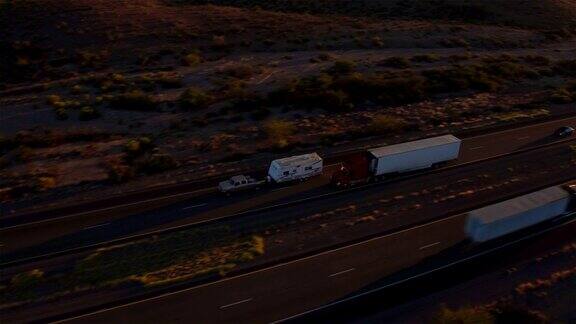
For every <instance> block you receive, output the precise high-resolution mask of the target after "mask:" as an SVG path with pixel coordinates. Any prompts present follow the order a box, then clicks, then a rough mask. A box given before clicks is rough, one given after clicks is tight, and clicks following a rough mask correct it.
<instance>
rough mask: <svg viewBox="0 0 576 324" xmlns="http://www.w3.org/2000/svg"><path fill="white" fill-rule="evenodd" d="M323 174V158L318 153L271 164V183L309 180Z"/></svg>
mask: <svg viewBox="0 0 576 324" xmlns="http://www.w3.org/2000/svg"><path fill="white" fill-rule="evenodd" d="M321 173H322V158H321V157H320V156H319V155H318V154H316V153H310V154H304V155H297V156H291V157H287V158H283V159H278V160H274V161H272V163H270V168H269V169H268V176H269V177H270V180H271V181H274V182H277V183H282V182H289V181H294V180H303V179H307V178H310V177H313V176H316V175H319V174H321Z"/></svg>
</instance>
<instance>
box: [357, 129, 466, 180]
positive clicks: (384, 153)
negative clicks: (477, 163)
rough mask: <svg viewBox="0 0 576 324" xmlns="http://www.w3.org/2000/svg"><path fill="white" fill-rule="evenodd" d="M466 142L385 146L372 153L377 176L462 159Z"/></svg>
mask: <svg viewBox="0 0 576 324" xmlns="http://www.w3.org/2000/svg"><path fill="white" fill-rule="evenodd" d="M461 145H462V141H461V140H460V139H459V138H457V137H455V136H453V135H444V136H437V137H431V138H426V139H422V140H418V141H412V142H406V143H400V144H395V145H389V146H383V147H379V148H376V149H371V150H368V152H369V153H370V155H372V157H373V158H372V159H371V160H370V166H369V170H370V172H371V173H372V174H373V175H374V176H377V177H378V176H382V175H385V174H389V173H399V172H408V171H415V170H421V169H427V168H430V167H433V166H435V165H438V164H441V163H445V162H448V161H451V160H455V159H457V158H458V156H459V154H460V146H461Z"/></svg>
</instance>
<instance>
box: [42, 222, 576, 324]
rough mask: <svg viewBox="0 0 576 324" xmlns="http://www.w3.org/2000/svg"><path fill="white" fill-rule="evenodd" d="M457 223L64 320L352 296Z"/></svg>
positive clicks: (267, 316) (219, 313)
mask: <svg viewBox="0 0 576 324" xmlns="http://www.w3.org/2000/svg"><path fill="white" fill-rule="evenodd" d="M463 225H464V217H463V216H462V215H456V216H452V217H450V218H446V219H443V220H438V221H435V222H432V223H429V224H425V225H421V226H417V227H414V228H411V229H407V230H404V231H401V232H398V233H394V234H390V235H386V236H382V237H378V238H374V239H371V240H368V241H365V242H361V243H357V244H354V245H351V246H347V247H344V248H339V249H335V250H331V251H327V252H324V253H321V254H318V255H315V256H311V257H308V258H303V259H300V260H296V261H293V262H289V263H285V264H281V265H278V266H275V267H271V268H267V269H263V270H260V271H256V272H252V273H248V274H246V275H241V276H238V277H233V278H229V279H224V280H220V281H218V282H214V283H210V284H206V285H202V286H198V287H192V288H189V289H184V290H181V291H177V292H172V293H168V294H164V295H161V296H156V297H153V298H148V299H144V300H140V301H136V302H132V303H129V304H126V305H120V306H115V307H110V308H106V309H103V310H100V311H96V312H92V313H89V314H84V315H80V316H75V317H72V318H69V319H66V320H63V321H62V322H64V323H110V322H139V323H140V322H141V323H157V322H167V323H177V322H178V323H184V322H194V323H269V322H273V321H278V320H282V319H286V318H289V317H291V316H293V315H297V314H301V313H302V312H305V311H307V310H309V309H314V308H317V307H318V306H321V305H325V304H328V303H331V302H334V301H336V300H338V299H340V298H343V297H345V296H352V295H354V294H356V293H358V292H361V291H362V290H363V289H366V288H369V287H371V286H372V284H373V283H377V282H379V281H380V280H381V279H382V278H384V277H386V276H388V275H391V274H393V273H395V272H397V271H400V270H402V269H405V268H407V267H410V266H414V265H417V264H418V263H420V262H423V261H425V260H426V259H427V258H429V257H431V256H433V255H435V254H438V253H440V252H442V251H446V250H447V249H449V248H450V247H452V246H455V245H457V244H459V243H461V242H462V241H463V240H464V239H465V234H464V233H463V231H462V228H463ZM574 225H575V223H574V222H572V223H571V224H569V225H566V227H568V228H567V229H564V231H565V232H567V233H571V232H572V233H573V231H574V229H576V227H575V226H574ZM564 236H565V237H566V235H564ZM569 238H571V236H569ZM556 242H558V241H556ZM503 245H504V244H503ZM504 246H505V245H504ZM31 315H34V314H31Z"/></svg>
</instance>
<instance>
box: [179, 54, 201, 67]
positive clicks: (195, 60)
mask: <svg viewBox="0 0 576 324" xmlns="http://www.w3.org/2000/svg"><path fill="white" fill-rule="evenodd" d="M200 63H202V57H200V54H198V53H190V54H187V55H185V56H184V57H182V65H184V66H197V65H199V64H200Z"/></svg>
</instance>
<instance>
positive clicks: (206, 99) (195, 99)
mask: <svg viewBox="0 0 576 324" xmlns="http://www.w3.org/2000/svg"><path fill="white" fill-rule="evenodd" d="M212 100H213V98H212V96H211V95H209V94H207V93H206V92H205V91H204V90H202V89H200V88H196V87H190V88H188V89H186V90H185V91H184V92H183V93H182V94H181V95H180V99H179V103H180V107H182V108H184V109H189V110H196V109H202V108H206V107H208V106H209V105H210V103H211V102H212Z"/></svg>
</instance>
